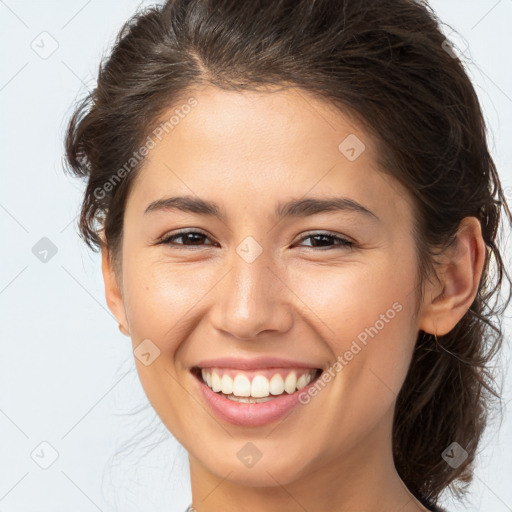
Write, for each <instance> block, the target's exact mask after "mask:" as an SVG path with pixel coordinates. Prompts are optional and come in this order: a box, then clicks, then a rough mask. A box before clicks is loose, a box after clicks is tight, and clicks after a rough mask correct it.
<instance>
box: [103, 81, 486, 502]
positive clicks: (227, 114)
mask: <svg viewBox="0 0 512 512" xmlns="http://www.w3.org/2000/svg"><path fill="white" fill-rule="evenodd" d="M193 95H194V97H195V98H196V99H197V101H198V106H197V107H196V108H195V109H193V110H192V112H191V113H190V114H188V115H187V116H184V118H183V119H181V120H180V123H179V124H178V125H177V126H176V127H175V128H174V130H173V131H172V132H170V134H169V135H168V136H167V137H165V138H164V139H163V140H162V142H160V143H159V144H158V145H157V146H156V147H155V148H154V149H153V150H152V151H151V152H150V153H149V155H148V156H147V157H146V161H145V165H144V167H143V168H142V170H141V174H140V175H139V176H138V178H137V180H136V181H135V183H134V187H133V189H132V190H131V193H130V195H129V197H128V200H127V204H126V210H125V219H124V235H123V241H122V253H121V254H122V260H121V268H122V275H121V276H119V275H118V276H117V279H116V275H115V273H114V269H113V266H112V265H111V262H110V259H109V257H108V251H107V250H106V249H104V250H103V265H102V267H103V275H104V279H105V292H106V298H107V303H108V306H109V308H110V309H111V311H112V312H113V314H114V315H115V316H116V318H117V319H118V321H119V323H120V324H121V325H122V326H123V327H122V328H123V330H124V332H125V333H127V334H129V335H130V336H131V338H132V343H133V347H134V349H135V348H136V347H137V346H138V345H139V344H140V343H141V342H142V341H143V340H145V339H148V338H149V339H150V340H151V341H152V343H154V344H155V345H156V346H157V347H158V348H159V350H160V355H159V357H157V358H156V359H155V360H154V361H153V362H152V363H151V364H150V365H148V366H145V365H144V364H142V363H141V362H140V361H139V360H138V359H136V364H137V370H138V373H139V376H140V379H141V382H142V385H143V387H144V390H145V392H146V394H147V396H148V398H149V400H150V402H151V404H152V406H153V407H154V409H155V410H156V412H157V413H158V415H159V416H160V418H161V420H162V421H163V423H164V424H165V425H166V426H167V428H168V429H169V430H170V431H171V432H172V434H173V435H174V436H175V437H176V439H177V440H178V441H179V442H180V443H181V444H182V445H183V446H184V447H185V448H186V450H187V452H188V454H189V463H190V473H191V483H192V496H193V504H194V507H195V508H196V509H197V510H198V511H199V512H218V511H220V510H222V511H223V512H235V511H236V512H240V511H244V512H245V511H247V512H248V511H251V512H268V511H280V512H292V511H302V510H307V511H308V512H324V511H326V510H339V511H347V512H348V511H359V512H363V511H365V512H375V511H377V510H378V511H379V512H384V511H386V512H398V511H400V512H417V511H424V510H427V509H426V508H425V507H423V506H422V505H421V504H420V503H419V502H418V501H417V500H416V499H415V498H414V497H413V496H412V495H411V494H410V493H409V492H408V490H407V488H406V487H405V485H404V484H403V482H402V481H401V479H400V478H399V476H398V474H397V471H396V469H395V466H394V463H393V457H392V450H391V432H392V420H393V413H394V406H395V402H396V398H397V394H398V392H399V390H400V388H401V386H402V384H403V382H404V380H405V377H406V374H407V369H408V367H409V363H410V360H411V357H412V354H413V350H414V344H415V341H416V337H417V333H418V331H419V330H420V329H422V330H424V331H425V332H429V333H437V334H438V335H442V334H446V333H447V332H449V331H450V330H451V329H452V328H453V327H454V326H455V325H456V324H457V322H458V321H459V320H460V319H461V318H462V316H463V315H464V314H465V312H466V311H467V309H468V308H469V307H470V305H471V303H472V301H473V299H474V297H475V295H476V293H477V287H478V282H479V280H480V276H481V272H482V268H483V263H484V256H485V245H484V242H483V240H482V237H481V232H480V224H479V222H478V221H477V219H476V218H473V217H469V218H466V219H464V221H463V223H462V224H461V228H460V230H459V234H458V239H457V243H456V244H454V246H453V248H452V249H451V250H450V251H448V252H447V253H446V254H445V255H444V256H443V261H442V263H443V265H442V266H439V268H438V274H439V278H440V281H439V282H438V281H436V280H434V279H432V280H429V282H428V283H427V285H426V288H425V294H424V298H423V299H422V300H421V303H420V310H419V314H418V315H417V316H416V315H414V311H415V307H416V302H415V301H416V292H417V288H416V286H417V283H416V282H415V276H416V271H417V261H416V253H415V248H414V244H413V239H412V218H413V205H412V203H411V202H410V199H409V195H408V193H407V192H406V191H405V190H404V189H403V188H401V185H399V184H398V182H396V181H395V180H394V179H393V178H391V177H390V176H388V175H384V174H383V173H382V172H381V171H380V170H379V168H378V166H377V163H376V162H377V156H378V155H377V149H376V146H375V144H374V143H373V141H372V138H371V137H370V136H369V135H368V134H367V133H365V132H364V131H363V130H362V128H361V127H360V126H358V125H357V124H356V123H355V122H354V121H353V119H351V118H349V117H347V116H345V115H342V114H341V113H340V112H338V111H335V110H334V109H333V108H332V107H329V106H328V105H327V104H325V103H323V102H320V101H319V100H318V99H316V98H314V97H312V96H309V95H308V94H307V93H306V92H304V91H300V93H299V91H297V90H293V89H291V90H284V91H275V92H272V93H269V92H268V91H267V92H255V91H252V92H232V91H223V90H220V89H216V88H213V87H207V88H204V89H201V90H199V91H194V94H193ZM171 110H172V109H171ZM166 118H167V119H168V118H169V116H167V117H166ZM350 134H355V135H356V136H357V138H358V139H359V140H360V141H363V142H364V144H365V149H364V151H362V153H361V154H360V155H359V156H358V157H357V158H356V159H355V160H352V161H351V160H349V159H348V158H347V157H346V156H345V155H344V154H342V152H340V150H339V149H338V145H339V144H340V142H342V141H343V140H344V139H345V138H346V137H347V136H348V135H350ZM178 195H188V196H193V197H194V198H198V197H199V198H201V199H204V200H207V201H212V202H215V203H217V204H218V205H219V207H220V209H221V211H222V212H223V213H224V214H225V218H224V219H223V220H220V219H218V218H215V217H212V216H208V215H204V214H199V213H192V212H184V211H179V210H176V209H169V210H154V211H151V212H149V213H146V214H144V211H145V209H146V207H147V206H148V205H149V204H150V203H151V202H153V201H156V200H158V199H161V198H164V197H170V196H178ZM327 196H329V197H333V196H337V197H342V196H343V197H347V198H350V199H352V200H353V201H357V202H358V203H360V204H361V205H363V206H364V207H365V208H367V209H368V210H370V211H371V212H373V214H374V215H375V216H376V217H375V216H372V215H365V214H363V213H361V212H357V211H349V210H344V211H341V210H340V211H331V212H321V213H315V214H313V215H306V216H302V217H285V218H282V219H277V218H275V217H274V216H273V213H274V209H275V207H276V205H277V204H278V203H280V202H285V201H288V200H291V199H301V198H305V197H315V198H325V197H327ZM185 228H188V229H190V230H191V231H198V230H199V231H200V232H202V233H203V234H205V236H203V237H201V236H200V235H196V237H198V238H190V236H189V237H188V238H186V237H185V238H183V237H182V238H180V237H177V238H175V239H174V243H175V245H172V244H171V243H167V244H165V243H164V244H157V241H158V240H159V239H160V238H161V237H163V236H164V235H167V234H175V233H176V232H177V231H178V230H183V229H185ZM310 231H314V232H315V233H313V235H314V234H316V232H325V231H329V232H333V233H334V235H336V236H340V237H342V238H346V239H348V240H350V241H353V242H354V246H352V247H347V246H343V245H337V244H336V241H335V240H332V239H327V242H325V241H324V243H323V244H322V243H321V240H320V243H318V237H316V239H314V240H312V239H311V238H307V239H304V237H305V236H306V232H308V233H307V235H310V236H311V233H309V232H310ZM248 236H251V237H253V239H255V240H256V241H257V243H258V244H259V246H260V247H261V248H262V252H261V254H260V255H259V256H258V257H257V258H256V259H255V260H254V261H252V262H251V263H248V262H247V261H246V260H245V259H244V258H242V257H240V255H239V254H238V253H237V250H236V249H237V247H238V246H239V244H240V243H241V242H242V241H243V240H244V239H245V238H246V237H248ZM197 239H198V240H199V242H197V241H196V240H197ZM194 241H195V243H194ZM187 242H188V245H186V244H187ZM315 242H317V243H316V244H315ZM180 244H181V245H180ZM322 246H324V247H326V249H324V247H322ZM319 247H320V248H319ZM394 303H398V304H400V305H401V306H402V309H401V310H400V312H399V313H396V315H394V317H393V319H392V320H389V321H388V322H386V323H385V326H384V327H383V328H381V329H380V330H379V332H378V334H377V335H376V336H374V337H373V338H369V342H368V344H367V345H366V346H364V347H363V348H362V350H361V351H360V352H359V353H358V354H357V355H355V356H354V357H353V359H352V360H351V361H349V362H348V364H346V366H345V367H344V368H343V370H342V371H340V372H338V373H336V376H335V378H333V379H332V380H331V381H330V382H329V383H328V384H327V385H326V386H325V389H323V390H322V391H321V392H319V393H318V395H317V396H315V397H314V398H313V399H312V400H311V401H310V402H309V403H308V404H307V405H300V406H298V407H295V408H294V409H293V411H292V413H291V414H289V415H288V416H287V417H286V418H284V419H282V420H280V421H276V422H273V423H270V424H268V425H263V426H257V427H246V426H240V425H233V424H230V423H229V422H226V421H223V420H222V419H220V418H218V417H216V416H215V415H214V414H213V413H212V412H211V411H210V410H209V408H208V404H207V403H205V401H204V400H203V397H202V396H200V395H199V394H198V393H197V385H196V380H195V379H196V378H195V377H194V376H193V375H192V374H191V372H190V369H191V367H193V366H194V365H195V364H197V362H198V361H200V360H204V359H206V358H213V357H220V356H225V355H231V356H233V355H234V356H239V357H251V356H253V355H255V354H265V355H275V356H280V357H284V358H287V357H293V358H294V359H300V360H301V361H311V362H314V363H315V367H318V368H323V369H325V368H328V367H329V366H330V364H332V362H333V361H335V360H336V358H337V356H338V355H340V354H344V353H346V351H347V350H348V349H349V347H350V344H351V343H352V341H353V340H355V339H357V336H358V334H360V333H361V332H362V331H364V329H365V328H367V327H369V326H373V325H375V324H376V321H377V320H378V319H379V318H381V316H380V315H382V314H383V313H385V312H386V311H388V310H389V309H390V308H392V305H393V304H394ZM249 441H250V442H252V443H253V444H254V445H255V446H256V447H257V449H258V450H259V451H260V452H261V454H262V457H261V459H260V460H259V461H258V462H257V463H256V464H255V465H254V466H252V467H247V466H246V465H244V464H242V463H241V461H240V460H239V458H238V457H237V452H238V451H239V450H240V449H241V448H242V447H244V446H245V445H246V443H247V442H249Z"/></svg>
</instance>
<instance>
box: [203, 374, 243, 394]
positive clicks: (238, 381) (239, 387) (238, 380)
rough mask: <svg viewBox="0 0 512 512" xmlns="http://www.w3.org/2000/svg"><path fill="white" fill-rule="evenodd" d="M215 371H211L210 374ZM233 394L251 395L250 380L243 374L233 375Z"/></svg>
mask: <svg viewBox="0 0 512 512" xmlns="http://www.w3.org/2000/svg"><path fill="white" fill-rule="evenodd" d="M216 373H217V372H216V371H213V372H212V375H215V374H216ZM214 391H215V390H214ZM233 394H234V395H235V396H251V381H250V380H249V379H248V378H247V377H246V376H245V375H243V374H241V373H239V374H238V375H237V376H236V377H235V380H234V381H233Z"/></svg>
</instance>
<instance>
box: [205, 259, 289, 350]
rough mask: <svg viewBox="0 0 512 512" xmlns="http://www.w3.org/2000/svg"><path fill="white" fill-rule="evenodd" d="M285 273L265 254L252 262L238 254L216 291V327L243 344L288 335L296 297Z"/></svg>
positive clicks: (214, 313)
mask: <svg viewBox="0 0 512 512" xmlns="http://www.w3.org/2000/svg"><path fill="white" fill-rule="evenodd" d="M283 273H284V267H283V266H282V265H279V264H275V263H274V264H273V262H272V258H271V257H268V256H267V254H266V253H265V251H263V252H262V253H261V254H260V255H259V256H258V257H257V258H256V259H255V260H254V261H252V262H248V261H246V260H245V259H244V258H243V257H240V256H239V255H238V254H237V253H234V254H233V257H232V258H231V259H230V265H229V271H228V272H227V274H226V275H225V276H224V278H223V279H221V281H220V282H219V284H218V285H217V286H216V287H215V289H216V297H215V304H214V305H213V306H212V310H211V319H212V323H213V326H214V327H215V328H216V329H218V330H219V331H222V332H223V333H224V334H226V333H227V334H229V335H231V336H232V337H234V338H237V339H240V340H256V339H257V338H258V336H259V337H261V335H262V334H263V333H266V334H271V333H272V334H282V333H285V332H287V331H288V330H289V329H290V328H291V325H292V311H291V310H292V304H291V297H293V293H292V292H291V291H290V289H289V288H288V287H287V285H286V282H285V276H284V275H283Z"/></svg>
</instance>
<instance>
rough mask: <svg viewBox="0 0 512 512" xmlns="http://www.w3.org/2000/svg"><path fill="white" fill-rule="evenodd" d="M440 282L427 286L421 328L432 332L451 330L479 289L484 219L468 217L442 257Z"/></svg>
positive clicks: (483, 243)
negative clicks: (482, 223) (481, 220)
mask: <svg viewBox="0 0 512 512" xmlns="http://www.w3.org/2000/svg"><path fill="white" fill-rule="evenodd" d="M441 258H442V259H441V262H440V266H439V268H438V269H437V274H438V277H439V281H440V282H437V281H436V282H435V283H432V282H429V285H428V286H427V287H426V289H425V296H424V299H423V306H422V312H421V314H420V316H419V325H418V328H419V329H421V330H423V331H424V332H428V333H431V334H437V335H443V334H447V333H448V332H450V331H451V330H452V329H453V328H454V327H455V326H456V325H457V323H458V322H459V320H460V319H461V318H462V317H463V316H464V315H465V313H466V312H467V310H468V309H469V308H470V306H471V304H472V303H473V301H474V299H475V297H476V294H477V292H478V286H479V283H480V278H481V276H482V272H483V267H484V264H485V258H486V245H485V242H484V240H483V238H482V229H481V225H480V221H479V220H478V219H477V218H476V217H465V218H464V219H463V220H462V221H461V223H460V225H459V229H458V231H457V237H456V239H455V240H454V242H453V244H452V245H451V246H450V247H448V249H447V250H446V251H445V253H443V255H442V256H441Z"/></svg>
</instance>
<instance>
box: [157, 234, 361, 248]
mask: <svg viewBox="0 0 512 512" xmlns="http://www.w3.org/2000/svg"><path fill="white" fill-rule="evenodd" d="M192 234H194V235H202V236H204V237H206V238H208V235H207V234H206V233H203V232H201V231H194V230H192V231H180V232H178V233H174V234H173V235H169V236H167V235H165V236H164V237H163V238H162V239H161V240H160V241H159V242H158V244H168V245H173V246H176V247H179V249H183V248H185V247H200V246H198V245H190V246H188V245H185V244H176V243H174V242H172V240H173V239H175V238H179V237H184V236H185V235H192ZM320 236H323V237H327V238H331V239H332V240H335V241H336V242H338V243H335V244H333V245H334V246H335V247H333V248H336V246H337V247H338V248H344V249H352V248H353V247H354V246H355V243H354V242H351V241H350V240H347V239H345V238H342V237H340V236H338V235H335V234H333V233H330V232H328V231H327V232H312V233H308V234H307V235H306V236H303V237H302V238H300V239H299V242H303V241H304V240H307V239H308V238H314V237H320ZM210 245H212V244H210ZM309 248H310V249H318V250H321V251H326V250H332V248H331V247H327V248H325V247H324V248H322V247H313V246H309Z"/></svg>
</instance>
